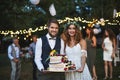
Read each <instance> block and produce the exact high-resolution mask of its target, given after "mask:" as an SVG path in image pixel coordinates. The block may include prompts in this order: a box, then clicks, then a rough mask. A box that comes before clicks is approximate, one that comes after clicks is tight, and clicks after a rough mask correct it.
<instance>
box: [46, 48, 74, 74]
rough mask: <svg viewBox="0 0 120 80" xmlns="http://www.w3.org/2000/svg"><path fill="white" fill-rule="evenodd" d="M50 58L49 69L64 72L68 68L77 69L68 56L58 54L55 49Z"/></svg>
mask: <svg viewBox="0 0 120 80" xmlns="http://www.w3.org/2000/svg"><path fill="white" fill-rule="evenodd" d="M49 59H50V63H49V68H48V70H49V71H54V72H64V71H68V70H75V65H74V64H72V62H71V61H68V59H67V56H65V55H58V54H56V51H55V50H53V51H51V53H50V58H49Z"/></svg>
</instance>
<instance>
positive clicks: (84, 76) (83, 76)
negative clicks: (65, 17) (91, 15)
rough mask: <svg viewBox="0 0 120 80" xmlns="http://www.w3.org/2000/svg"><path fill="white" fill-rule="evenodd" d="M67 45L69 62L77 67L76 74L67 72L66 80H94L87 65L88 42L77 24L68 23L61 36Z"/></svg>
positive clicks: (66, 51) (66, 50)
mask: <svg viewBox="0 0 120 80" xmlns="http://www.w3.org/2000/svg"><path fill="white" fill-rule="evenodd" d="M61 37H62V38H63V40H64V43H65V49H64V50H65V54H66V56H67V57H68V60H70V61H72V63H73V64H75V66H76V71H75V72H66V73H65V79H66V80H92V78H91V75H90V72H89V69H88V66H87V64H86V57H87V51H86V42H85V40H84V39H82V34H81V32H80V30H79V28H78V26H77V24H76V23H75V22H70V23H68V26H67V27H66V29H65V31H64V32H63V34H62V35H61Z"/></svg>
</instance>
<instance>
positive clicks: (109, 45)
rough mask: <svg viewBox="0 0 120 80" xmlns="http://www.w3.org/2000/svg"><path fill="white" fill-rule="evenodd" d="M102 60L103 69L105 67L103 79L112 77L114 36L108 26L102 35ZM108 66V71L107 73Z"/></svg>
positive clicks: (114, 48) (114, 47)
mask: <svg viewBox="0 0 120 80" xmlns="http://www.w3.org/2000/svg"><path fill="white" fill-rule="evenodd" d="M102 48H103V60H104V69H105V78H104V79H105V80H106V79H108V74H109V78H110V79H112V77H113V67H112V60H113V58H114V57H115V50H116V37H115V34H114V33H113V31H112V30H111V29H110V28H107V29H105V33H104V37H103V43H102ZM108 66H109V73H108Z"/></svg>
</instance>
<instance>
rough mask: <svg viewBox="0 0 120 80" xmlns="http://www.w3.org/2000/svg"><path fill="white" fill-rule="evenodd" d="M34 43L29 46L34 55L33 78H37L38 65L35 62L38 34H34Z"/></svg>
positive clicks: (34, 79)
mask: <svg viewBox="0 0 120 80" xmlns="http://www.w3.org/2000/svg"><path fill="white" fill-rule="evenodd" d="M32 41H33V42H32V43H31V44H30V46H29V53H30V54H31V55H32V65H33V80H37V66H36V64H35V61H34V59H35V47H36V42H37V35H33V36H32Z"/></svg>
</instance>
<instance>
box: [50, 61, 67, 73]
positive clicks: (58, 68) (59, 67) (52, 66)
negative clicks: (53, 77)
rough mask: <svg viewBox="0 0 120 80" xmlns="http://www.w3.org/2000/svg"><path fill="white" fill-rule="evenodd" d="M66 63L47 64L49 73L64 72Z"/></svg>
mask: <svg viewBox="0 0 120 80" xmlns="http://www.w3.org/2000/svg"><path fill="white" fill-rule="evenodd" d="M65 67H66V63H56V64H49V71H58V72H59V71H60V72H61V71H65V70H64V68H65Z"/></svg>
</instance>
